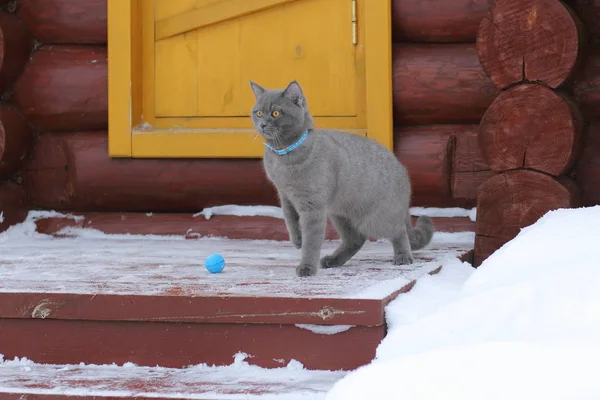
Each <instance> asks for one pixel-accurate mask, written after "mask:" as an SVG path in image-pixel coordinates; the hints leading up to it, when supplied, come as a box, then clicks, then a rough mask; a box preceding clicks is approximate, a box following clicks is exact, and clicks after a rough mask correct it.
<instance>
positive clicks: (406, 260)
mask: <svg viewBox="0 0 600 400" xmlns="http://www.w3.org/2000/svg"><path fill="white" fill-rule="evenodd" d="M414 262H415V259H414V258H413V256H412V255H410V254H404V253H402V254H394V265H409V264H412V263H414Z"/></svg>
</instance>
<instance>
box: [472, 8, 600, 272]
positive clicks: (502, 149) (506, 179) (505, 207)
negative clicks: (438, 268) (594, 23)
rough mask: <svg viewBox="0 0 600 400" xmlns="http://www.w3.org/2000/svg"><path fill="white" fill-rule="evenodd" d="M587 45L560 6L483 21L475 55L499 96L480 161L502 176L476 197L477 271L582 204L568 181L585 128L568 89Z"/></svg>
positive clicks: (483, 134) (495, 12)
mask: <svg viewBox="0 0 600 400" xmlns="http://www.w3.org/2000/svg"><path fill="white" fill-rule="evenodd" d="M586 44H587V40H586V36H585V29H584V28H583V24H582V22H581V20H580V19H579V18H578V17H577V15H576V13H575V12H574V10H573V9H572V8H571V7H569V6H568V5H567V4H565V3H563V2H561V1H559V0H531V1H527V2H523V1H522V0H496V2H495V3H494V5H493V7H492V10H491V12H490V14H489V15H488V16H486V18H484V19H483V20H482V23H481V25H480V27H479V31H478V34H477V52H478V55H479V59H480V61H481V64H482V66H483V68H484V70H485V71H486V74H487V75H488V76H489V77H490V79H492V81H493V82H494V85H495V86H496V87H497V88H498V89H500V90H501V92H500V93H499V94H498V96H497V97H496V98H495V99H494V100H493V101H492V103H491V104H490V106H489V107H488V109H487V110H486V112H485V114H484V116H483V118H482V120H481V122H480V125H479V132H478V139H479V140H478V142H479V146H480V149H481V154H482V156H483V158H484V160H485V161H486V163H487V164H488V165H489V166H490V168H491V169H492V170H493V171H494V172H496V175H493V176H491V177H490V178H488V179H487V180H485V181H484V182H483V183H482V184H481V186H480V187H479V190H478V195H477V222H476V238H475V264H476V265H478V264H480V263H481V262H483V261H484V260H485V259H486V258H487V257H488V256H489V255H491V254H492V253H493V252H494V251H495V250H497V249H498V248H499V247H501V246H502V245H503V244H505V243H506V242H508V241H509V240H511V239H513V238H514V237H515V236H516V235H517V234H518V233H519V231H520V229H521V228H523V227H525V226H528V225H530V224H532V223H534V222H536V221H537V220H538V219H539V218H540V217H542V216H543V215H544V214H546V213H547V212H548V211H551V210H555V209H558V208H569V207H577V206H579V205H580V204H581V192H580V190H579V187H578V185H577V184H576V182H575V181H574V180H573V179H571V177H570V176H569V175H570V173H571V171H572V168H573V166H574V164H575V163H576V162H577V161H578V160H579V157H580V154H581V148H582V140H583V136H584V125H585V124H584V119H583V114H582V113H581V111H580V105H579V104H577V103H576V102H575V100H574V99H573V90H572V89H573V88H572V87H569V83H570V82H572V81H573V78H574V77H575V76H576V74H577V73H578V72H579V69H580V67H581V65H582V64H583V61H584V59H585V54H586V51H585V47H586ZM588 68H589V67H588ZM582 78H583V77H582V76H580V78H579V79H580V80H581V79H582ZM584 97H585V96H579V99H580V100H581V99H584ZM589 98H590V99H593V98H594V96H589ZM582 107H584V108H585V104H582Z"/></svg>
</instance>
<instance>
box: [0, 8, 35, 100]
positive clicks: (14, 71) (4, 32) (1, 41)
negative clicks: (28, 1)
mask: <svg viewBox="0 0 600 400" xmlns="http://www.w3.org/2000/svg"><path fill="white" fill-rule="evenodd" d="M31 47H32V38H31V34H30V33H29V31H28V30H27V28H26V27H25V25H24V24H23V23H22V22H21V21H19V19H18V18H16V17H15V16H14V15H11V14H8V13H5V12H2V11H0V93H1V92H3V91H4V90H6V89H7V88H8V87H10V85H12V84H13V81H14V80H15V79H16V78H17V77H18V76H19V74H20V73H21V71H22V70H23V66H24V65H25V63H26V62H27V59H28V58H29V53H30V52H31Z"/></svg>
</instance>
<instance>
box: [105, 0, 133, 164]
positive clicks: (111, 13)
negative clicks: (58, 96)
mask: <svg viewBox="0 0 600 400" xmlns="http://www.w3.org/2000/svg"><path fill="white" fill-rule="evenodd" d="M133 3H134V2H133V0H108V20H109V21H110V23H109V24H108V77H109V79H108V151H109V154H110V155H111V156H112V157H131V154H132V152H131V127H132V124H133V117H132V110H133V99H132V85H133V79H132V54H133V53H132V48H133V47H132V23H131V22H132V15H133V13H132V6H133V5H134V4H133Z"/></svg>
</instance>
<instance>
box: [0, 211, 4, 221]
mask: <svg viewBox="0 0 600 400" xmlns="http://www.w3.org/2000/svg"><path fill="white" fill-rule="evenodd" d="M3 222H4V211H0V224H1V223H3Z"/></svg>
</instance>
